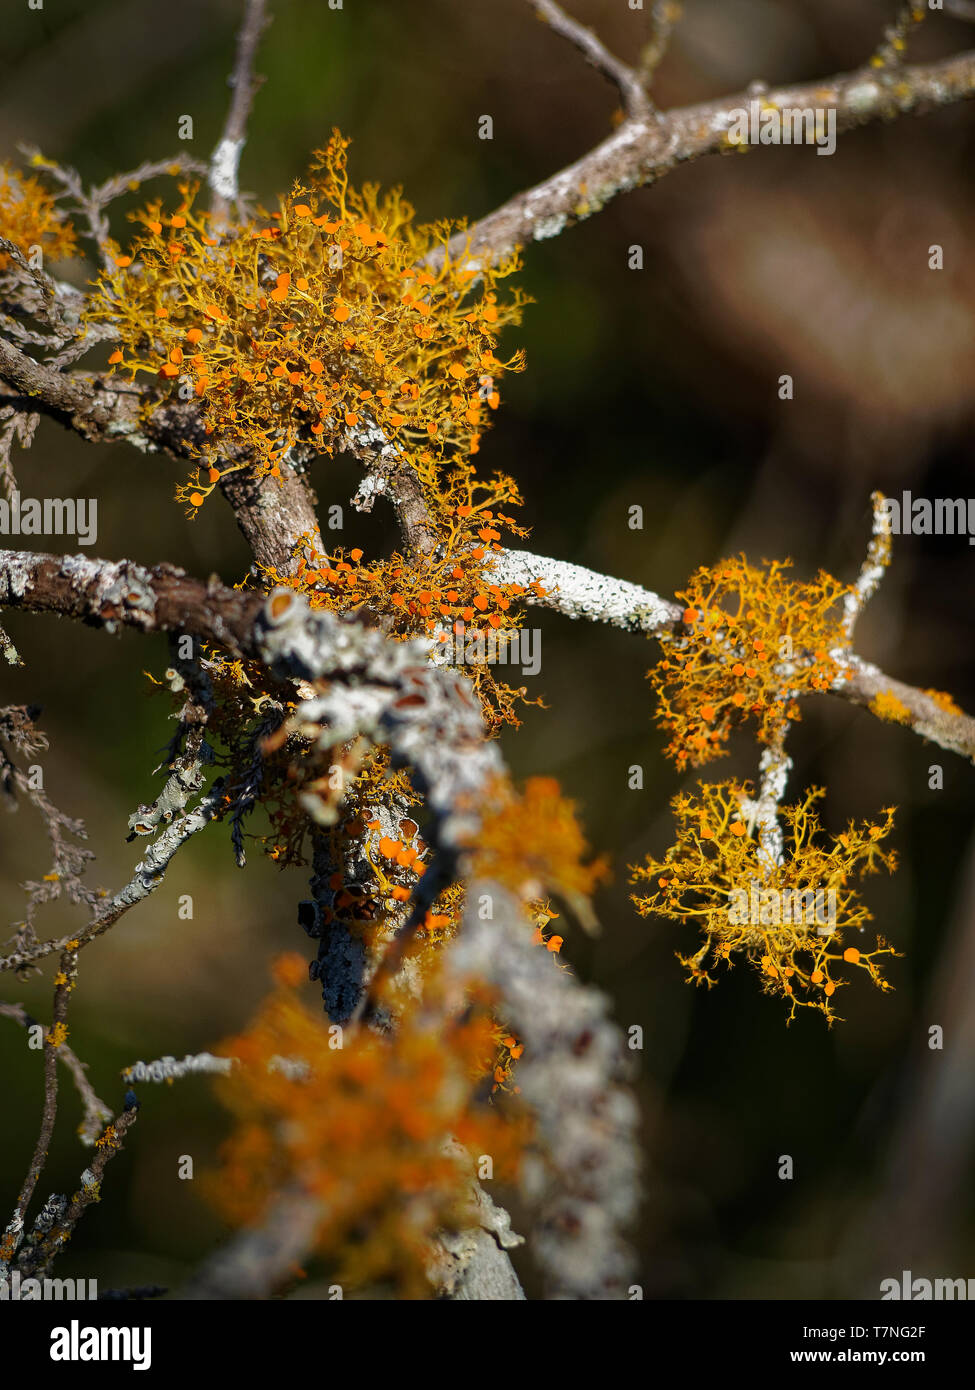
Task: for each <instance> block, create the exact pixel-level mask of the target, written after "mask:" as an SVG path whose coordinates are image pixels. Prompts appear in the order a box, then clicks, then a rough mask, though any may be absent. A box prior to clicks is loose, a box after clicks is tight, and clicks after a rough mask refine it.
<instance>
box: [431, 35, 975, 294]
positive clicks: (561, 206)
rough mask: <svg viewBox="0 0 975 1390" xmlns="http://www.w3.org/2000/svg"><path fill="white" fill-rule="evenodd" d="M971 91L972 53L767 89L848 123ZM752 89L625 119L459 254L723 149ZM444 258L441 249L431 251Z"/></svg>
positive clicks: (500, 211)
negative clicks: (887, 73)
mask: <svg viewBox="0 0 975 1390" xmlns="http://www.w3.org/2000/svg"><path fill="white" fill-rule="evenodd" d="M973 94H975V53H962V54H958V55H956V56H954V57H951V58H946V59H942V60H941V61H940V62H937V63H929V64H923V65H922V64H918V65H914V66H910V67H903V68H901V69H900V70H899V71H898V74H897V80H896V82H891V81H888V80H886V78H885V77H884V76H883V75H882V74H881V73H879V72H876V71H874V70H873V69H871V68H866V69H860V70H859V71H857V72H852V73H844V74H842V75H840V76H837V77H832V78H827V79H826V80H824V81H822V82H812V83H798V84H795V85H791V86H786V87H774V88H772V89H771V90H769V91H763V93H762V100H763V101H764V102H765V103H766V105H768V106H776V107H792V108H795V107H800V108H804V107H813V108H817V107H820V108H821V107H827V108H829V107H833V108H835V110H836V128H837V131H839V132H843V131H847V130H853V129H855V128H856V127H857V126H861V125H866V124H867V123H868V122H870V121H875V120H883V119H888V118H890V117H893V116H898V115H907V114H909V113H911V112H916V113H920V112H924V111H932V110H936V109H937V108H939V107H942V106H949V105H951V104H952V103H954V102H956V101H961V100H965V99H967V98H970V97H971V96H972V95H973ZM753 98H754V92H749V91H746V92H739V93H737V94H735V95H734V96H729V97H721V98H719V99H718V100H717V101H707V102H702V103H701V104H700V105H697V106H682V107H678V108H676V109H674V110H672V111H666V112H664V113H663V114H662V115H661V116H660V117H659V119H657V120H649V121H637V120H627V121H625V122H624V123H623V125H621V126H620V128H619V129H618V130H616V131H614V132H613V134H612V135H610V136H608V137H607V138H606V139H605V140H603V141H602V143H601V144H599V145H597V146H596V147H595V148H594V149H592V150H590V151H589V152H588V154H585V155H583V156H582V158H581V159H579V160H577V161H576V162H575V163H574V164H571V165H569V167H568V168H566V169H563V170H561V171H560V172H559V173H557V174H554V175H553V176H552V177H550V178H547V179H544V180H543V181H542V182H541V183H539V184H536V185H535V187H534V188H530V189H527V190H526V191H525V192H524V193H519V194H517V195H516V196H515V197H514V198H511V199H510V200H509V201H508V202H507V203H505V204H504V205H503V206H502V207H500V208H497V209H496V210H495V211H494V212H491V213H489V214H488V215H487V216H486V217H483V218H481V220H480V221H478V222H475V223H474V224H473V225H472V226H471V227H470V228H468V229H467V230H466V231H464V232H462V233H458V235H457V236H455V237H454V238H452V240H451V242H450V243H449V246H448V249H447V253H448V254H449V255H450V257H451V258H452V259H453V260H454V261H464V260H466V261H467V262H468V264H469V265H473V266H474V267H476V266H477V264H478V263H479V262H483V263H491V264H494V263H496V262H498V261H500V260H503V259H504V258H505V257H506V256H509V255H510V254H511V253H512V252H513V251H514V250H515V249H516V248H517V247H519V246H524V245H526V244H527V243H529V242H532V241H543V240H545V239H546V238H548V237H553V236H558V235H559V234H560V233H561V232H563V231H565V230H566V228H568V227H571V226H574V225H575V224H576V223H577V222H580V221H582V220H583V219H584V218H586V217H590V216H591V215H592V214H593V213H595V212H600V211H601V210H602V209H603V208H604V207H606V205H607V203H609V202H611V201H612V199H613V198H615V197H617V196H618V195H619V194H620V193H627V192H630V191H631V190H632V189H634V188H641V187H644V186H645V185H647V184H650V183H654V182H656V181H657V180H658V179H660V178H662V177H663V176H664V175H665V174H668V173H670V171H671V170H672V169H676V168H677V166H678V165H680V164H685V163H687V162H688V161H690V160H693V159H700V158H701V157H702V156H704V155H709V154H723V153H727V151H728V149H729V148H730V146H729V143H728V130H729V128H730V127H731V124H732V122H733V121H734V119H735V117H736V113H738V112H740V111H741V110H742V109H746V110H747V108H748V103H749V102H750V101H751V100H753ZM428 259H429V261H430V263H431V265H436V264H439V262H440V261H441V260H442V253H441V254H433V255H431V256H430V257H429V258H428Z"/></svg>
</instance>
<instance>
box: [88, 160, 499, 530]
mask: <svg viewBox="0 0 975 1390" xmlns="http://www.w3.org/2000/svg"><path fill="white" fill-rule="evenodd" d="M348 143H349V142H348V141H347V140H345V139H343V138H342V137H341V136H340V135H339V134H338V133H336V134H335V135H334V136H333V138H332V140H331V141H330V142H329V145H328V147H327V149H326V150H324V151H322V152H320V153H319V154H318V155H317V156H316V158H315V161H314V162H313V164H312V167H311V171H310V174H309V179H308V184H307V186H304V185H302V184H296V185H295V187H294V189H293V190H292V192H291V194H289V195H287V196H285V197H282V198H281V199H280V203H279V212H278V213H276V214H271V215H268V214H263V215H262V220H260V221H258V223H256V224H253V225H247V226H235V227H231V228H229V229H217V228H211V225H210V219H209V215H208V214H207V213H206V212H202V211H199V210H198V209H197V208H196V206H195V201H194V199H195V190H194V189H193V188H192V187H191V186H189V185H188V184H181V185H180V194H181V199H180V203H179V207H178V211H177V213H176V214H175V215H170V216H166V215H165V214H164V212H163V209H162V204H161V202H159V201H156V202H153V203H151V204H149V206H148V208H147V209H146V210H145V211H144V212H142V213H140V214H136V216H135V220H136V221H137V222H138V223H141V228H142V230H141V231H140V232H139V233H137V235H136V236H135V238H134V240H133V242H132V245H131V246H130V248H129V251H128V254H127V255H126V256H123V257H122V258H121V261H120V260H119V258H118V255H116V260H115V266H116V269H115V270H114V271H111V272H105V273H103V274H102V275H101V276H100V277H99V280H98V281H97V283H96V285H95V288H94V293H93V295H92V301H91V307H90V309H89V318H90V319H91V321H93V322H96V323H102V324H107V325H108V326H110V327H111V328H112V329H113V330H114V333H115V335H116V338H117V341H118V344H119V348H118V350H119V351H121V353H122V359H121V362H119V363H118V364H117V370H122V371H126V372H128V373H130V374H131V375H133V376H134V375H135V373H137V372H145V373H148V374H149V376H151V377H152V378H154V379H155V380H156V381H157V382H158V384H159V388H160V389H159V392H158V393H157V397H156V400H157V402H158V401H161V400H165V399H166V397H167V396H168V394H169V393H170V392H171V391H175V390H178V389H182V390H184V391H186V392H189V393H190V394H195V396H196V397H197V398H198V399H199V400H200V402H201V405H202V408H203V418H204V422H205V426H206V430H207V434H206V436H205V438H204V439H203V440H202V441H201V442H199V443H198V444H195V445H192V446H191V447H193V448H195V449H198V451H199V454H200V457H201V459H202V460H203V462H204V463H205V464H206V465H212V464H214V463H216V462H219V459H220V458H221V456H222V455H224V454H225V453H226V449H227V445H228V443H232V445H233V452H234V454H235V456H236V457H240V456H241V455H244V456H246V457H248V458H249V459H250V460H251V461H252V462H253V464H254V465H255V466H256V467H257V468H258V470H259V471H261V472H264V473H271V474H272V475H273V473H274V468H275V466H276V464H277V463H278V461H279V460H280V459H281V458H282V456H283V455H285V454H286V453H287V452H288V451H289V450H290V449H291V448H293V447H294V446H295V445H302V444H303V445H305V446H307V447H309V448H312V449H314V450H315V451H336V450H338V449H340V448H342V447H344V445H345V442H346V433H347V431H348V430H355V429H360V428H361V429H363V430H365V431H366V432H367V433H370V432H371V436H372V437H373V438H374V440H379V441H380V442H381V441H383V440H384V441H385V442H386V443H389V444H391V445H393V446H394V447H395V448H396V450H397V452H398V453H399V454H400V456H401V457H403V458H405V459H409V460H410V461H411V462H414V463H415V464H416V465H417V466H418V467H436V466H437V462H438V461H442V460H446V459H449V458H451V457H453V456H454V455H457V454H459V455H462V456H464V457H466V456H469V455H471V454H473V453H476V452H477V448H478V442H479V439H480V435H481V433H482V431H483V429H484V428H485V426H486V425H487V423H488V415H489V413H490V409H489V408H490V406H491V404H492V400H493V398H494V396H495V383H496V382H497V381H498V380H500V378H501V377H502V376H503V374H504V373H505V372H506V371H511V370H518V369H520V367H521V365H522V358H521V355H520V354H515V356H513V357H511V358H510V359H509V360H507V361H501V360H500V359H499V358H498V357H497V356H496V355H495V351H494V350H495V348H496V346H497V341H498V339H497V335H498V332H499V330H500V329H501V328H502V327H503V326H504V325H505V324H506V323H512V322H515V321H516V320H517V319H518V318H519V316H520V310H521V307H522V305H523V304H524V303H525V302H526V301H525V299H524V297H523V296H522V295H520V294H519V293H518V292H517V291H516V292H515V293H514V294H513V296H512V297H511V298H510V300H508V301H507V302H501V301H500V300H499V298H498V292H497V284H498V281H499V280H500V279H501V278H503V277H504V276H506V275H508V274H509V273H510V272H511V271H512V270H514V269H515V268H516V261H515V259H514V258H509V259H507V260H506V261H505V262H504V263H503V264H501V265H499V266H496V267H493V268H491V267H487V266H484V267H481V268H480V269H479V270H478V271H477V272H474V271H473V270H469V269H464V268H463V266H462V264H458V263H457V262H456V260H455V259H454V258H453V257H452V256H450V255H449V254H445V255H443V256H442V259H441V262H440V265H439V268H437V269H435V270H434V269H426V268H425V267H426V266H427V265H428V264H429V261H428V257H429V256H430V253H431V252H434V251H441V252H443V251H444V249H445V248H446V246H447V243H448V242H449V240H450V237H451V235H452V234H453V233H454V231H456V230H457V229H456V228H455V227H453V226H451V225H450V224H448V223H438V224H436V225H433V226H417V225H415V224H414V212H413V209H412V207H411V206H410V205H409V204H408V203H407V202H406V201H405V200H404V199H403V197H402V195H401V194H400V192H399V190H396V189H394V190H392V191H390V192H387V193H386V194H385V195H383V196H380V193H379V190H378V187H377V186H376V185H374V184H365V185H363V187H362V188H361V190H356V189H354V188H352V187H351V186H350V184H349V181H348V174H347V170H346V149H347V146H348ZM174 349H175V350H177V351H178V352H179V353H180V354H181V358H180V359H179V360H178V361H174V360H173V357H172V353H173V351H174ZM495 403H496V402H495ZM425 459H429V460H430V461H431V462H430V463H429V464H426V463H425V462H424V460H425ZM211 486H212V485H211ZM198 491H199V492H200V493H203V494H204V496H205V495H207V492H208V489H207V488H203V487H200V488H199V489H198ZM183 500H188V499H187V498H186V497H185V496H184V498H183ZM189 500H190V501H191V505H192V506H193V507H197V506H199V503H197V502H195V501H193V500H192V499H189Z"/></svg>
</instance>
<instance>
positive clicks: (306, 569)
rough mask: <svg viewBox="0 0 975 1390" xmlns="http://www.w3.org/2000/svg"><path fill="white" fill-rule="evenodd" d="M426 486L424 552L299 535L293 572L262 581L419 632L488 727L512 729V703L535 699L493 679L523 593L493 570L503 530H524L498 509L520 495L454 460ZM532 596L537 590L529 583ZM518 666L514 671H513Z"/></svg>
mask: <svg viewBox="0 0 975 1390" xmlns="http://www.w3.org/2000/svg"><path fill="white" fill-rule="evenodd" d="M427 481H428V483H429V493H428V496H429V508H428V514H429V519H430V523H431V525H433V526H434V527H435V528H436V534H437V537H438V542H439V544H438V545H437V548H436V550H435V551H434V552H433V553H432V554H430V555H425V556H417V555H413V554H404V553H403V552H401V551H398V550H397V551H395V552H394V553H393V554H392V555H390V556H389V557H388V558H385V559H366V558H365V556H364V554H363V551H362V549H361V548H360V547H354V548H352V549H351V550H349V551H346V550H345V549H344V548H337V549H336V550H334V551H332V552H331V553H329V554H321V553H319V552H318V551H316V550H314V549H311V548H309V543H308V538H307V537H302V538H301V539H300V540H299V542H298V544H297V546H296V549H295V555H296V556H298V557H300V558H298V561H297V565H296V568H295V569H294V571H292V572H288V573H281V572H279V571H276V570H265V572H264V573H265V579H266V582H267V584H268V585H277V586H280V587H286V588H291V589H294V590H296V591H297V592H299V593H302V594H304V595H305V596H306V598H307V599H308V602H309V605H310V606H311V607H312V608H327V609H329V610H330V611H332V612H336V613H343V612H349V611H351V610H353V609H363V608H365V609H366V610H367V611H370V612H372V613H375V614H376V615H377V616H381V617H382V619H383V624H384V628H385V630H386V631H387V632H388V634H389V635H390V636H391V637H395V638H407V637H426V638H428V639H430V640H432V641H433V642H435V643H436V644H437V646H436V647H435V648H434V652H435V654H436V655H437V656H438V657H439V658H441V659H442V658H443V656H444V654H445V653H446V654H447V658H448V664H451V665H454V666H456V667H457V669H459V670H460V671H461V673H462V674H464V675H466V676H468V677H469V679H470V680H471V681H472V683H473V685H474V688H475V692H476V694H477V696H478V698H479V699H480V701H481V705H482V708H483V710H484V713H485V716H486V718H487V722H488V728H489V731H490V732H492V733H496V732H497V731H498V730H499V729H500V728H501V727H502V726H503V725H505V724H513V725H516V726H517V725H518V724H519V722H520V721H519V719H518V717H517V705H518V704H519V703H524V704H537V703H540V701H537V700H530V699H528V697H527V693H526V689H525V687H524V686H521V687H517V688H515V687H512V686H510V685H508V684H506V683H505V682H503V681H501V680H499V679H498V678H497V675H496V673H495V670H496V662H497V661H499V660H501V659H503V658H504V657H505V653H506V650H507V643H508V642H509V641H510V640H511V635H512V634H513V633H515V632H517V630H518V629H519V628H520V627H521V626H522V624H523V621H524V612H523V610H522V609H521V608H520V607H519V604H520V603H522V602H523V601H524V600H525V598H526V596H528V594H529V590H528V589H526V588H525V587H524V586H523V585H521V584H517V583H506V584H498V583H496V582H495V580H494V576H493V574H492V564H493V559H494V556H495V555H496V554H497V552H498V551H500V550H501V548H502V546H501V538H502V535H503V534H504V533H505V532H507V533H508V534H510V535H514V536H519V537H521V536H524V535H526V534H527V533H526V531H525V529H524V528H523V527H522V526H519V525H518V523H517V522H516V521H515V520H514V518H513V517H511V516H510V515H509V514H508V513H507V511H506V510H502V508H505V507H508V506H518V505H520V503H521V498H520V496H519V494H518V489H517V487H516V486H515V484H514V483H513V482H512V481H511V479H510V478H506V477H504V476H502V475H495V476H494V477H493V478H492V479H491V480H490V481H484V480H481V479H479V478H477V477H476V476H475V474H474V470H473V468H472V467H471V466H470V465H469V464H467V463H456V464H454V465H452V466H451V468H450V469H449V472H448V475H447V476H446V477H445V478H444V479H442V480H441V481H440V482H439V483H438V482H437V480H436V479H435V478H433V477H429V478H428V479H427ZM530 588H531V590H532V591H533V592H534V593H535V594H540V593H543V592H544V590H543V589H542V588H541V585H540V584H539V583H538V582H537V581H536V582H535V583H534V584H533V585H531V586H530ZM516 669H517V667H516Z"/></svg>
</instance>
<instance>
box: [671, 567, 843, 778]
mask: <svg viewBox="0 0 975 1390" xmlns="http://www.w3.org/2000/svg"><path fill="white" fill-rule="evenodd" d="M763 563H764V565H765V568H764V569H759V568H756V567H755V566H754V565H750V564H749V563H748V562H747V560H746V559H745V558H744V556H741V557H740V558H738V559H734V560H723V561H721V563H720V564H718V565H715V566H714V567H713V568H709V567H707V566H705V567H703V568H701V569H699V570H698V571H697V573H696V574H694V575H693V576H692V577H691V580H690V583H689V584H688V586H687V589H686V590H685V591H684V592H682V593H680V594H678V598H679V599H681V600H682V601H683V603H684V605H685V607H684V613H683V622H682V624H681V625H680V626H679V627H678V628H677V629H676V630H675V631H673V632H668V633H664V634H663V635H662V636H661V638H660V645H661V647H662V649H663V652H662V657H661V660H660V661H658V663H657V665H656V666H655V667H654V668H653V669H652V670H651V671H650V673H649V678H650V680H651V681H652V683H653V686H654V690H655V691H656V694H657V700H658V723H659V724H660V726H661V728H663V729H664V730H665V731H666V732H667V733H668V734H669V735H670V742H669V744H668V746H667V749H666V752H667V754H668V755H669V756H670V757H672V758H673V759H674V761H675V762H676V763H677V766H678V767H679V768H681V769H683V768H685V767H686V766H687V765H688V764H690V765H691V766H693V767H700V766H701V765H702V764H704V763H706V762H709V761H710V760H711V759H712V758H717V757H720V756H721V755H722V754H723V753H725V752H726V749H725V747H724V745H725V743H726V742H727V740H728V737H729V735H730V733H731V730H732V729H733V728H734V727H735V726H736V725H738V724H740V723H742V722H744V721H745V720H748V719H754V720H755V722H756V723H757V725H758V737H759V739H761V740H762V741H763V742H766V743H767V742H770V741H771V740H772V739H773V737H774V736H775V734H776V733H777V731H778V730H779V729H780V728H781V726H782V723H783V721H785V720H787V719H798V718H799V706H798V704H797V703H796V701H797V697H798V696H800V695H803V694H807V693H809V692H812V691H823V690H828V689H829V688H830V686H831V685H832V684H833V682H834V681H835V680H836V679H837V678H838V677H839V676H840V675H841V674H842V672H843V660H842V650H843V649H844V648H845V647H847V646H848V645H849V643H848V639H847V638H846V637H845V635H844V634H843V631H842V629H841V627H840V618H841V617H842V600H843V598H844V597H845V596H846V595H847V594H848V593H849V592H850V586H849V585H846V584H841V583H840V581H839V580H838V579H833V578H832V576H830V575H828V574H826V573H825V572H824V571H822V570H821V571H820V572H819V574H818V575H817V577H816V579H815V580H813V581H812V582H810V583H799V582H796V581H793V580H789V579H787V578H786V577H785V570H786V568H787V566H788V564H789V562H788V561H785V562H778V561H773V562H772V563H769V562H768V561H765V562H763Z"/></svg>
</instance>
